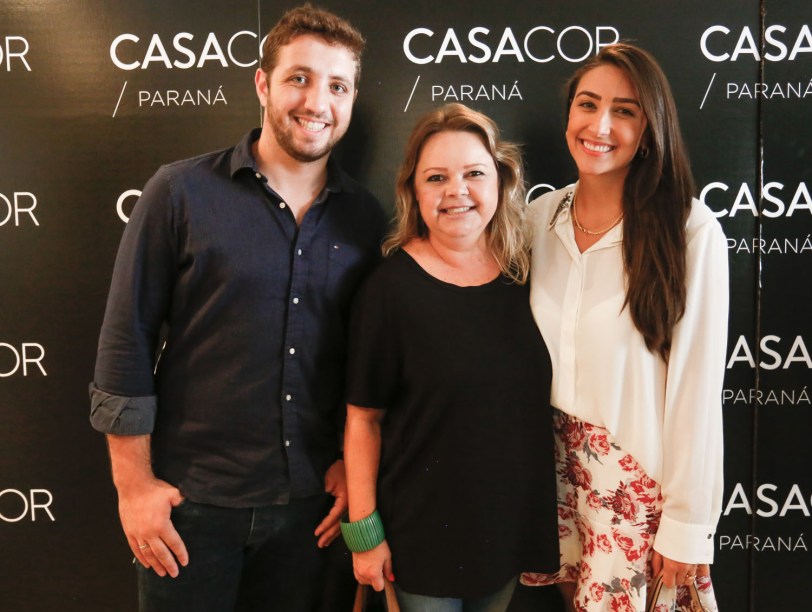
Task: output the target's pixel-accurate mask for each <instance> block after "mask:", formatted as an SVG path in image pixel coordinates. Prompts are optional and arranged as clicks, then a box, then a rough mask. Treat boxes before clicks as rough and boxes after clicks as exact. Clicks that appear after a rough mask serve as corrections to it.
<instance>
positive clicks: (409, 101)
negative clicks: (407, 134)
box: [403, 74, 420, 113]
mask: <svg viewBox="0 0 812 612" xmlns="http://www.w3.org/2000/svg"><path fill="white" fill-rule="evenodd" d="M419 82H420V75H419V74H418V75H417V80H416V81H415V82H414V86H413V87H412V93H410V94H409V99H408V100H407V101H406V107H405V108H404V109H403V112H404V113H405V112H406V111H407V110H409V104H411V103H412V96H414V90H415V89H417V84H418V83H419Z"/></svg>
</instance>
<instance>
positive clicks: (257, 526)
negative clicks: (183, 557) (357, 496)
mask: <svg viewBox="0 0 812 612" xmlns="http://www.w3.org/2000/svg"><path fill="white" fill-rule="evenodd" d="M332 502H333V498H332V497H331V496H329V495H328V496H321V495H320V496H316V497H310V498H307V499H297V500H291V502H290V503H289V504H288V505H284V506H265V507H260V508H222V507H218V506H209V505H206V504H197V503H194V502H190V501H188V500H187V501H185V502H183V503H182V504H181V505H180V506H178V507H177V508H174V509H173V510H172V523H173V524H174V525H175V529H177V531H178V533H179V534H180V537H181V538H182V539H183V541H184V543H185V544H186V549H187V550H188V551H189V565H187V566H186V567H181V568H180V574H179V575H178V577H177V578H170V577H169V576H166V577H163V578H161V577H160V576H158V575H157V574H156V573H155V572H154V571H153V570H151V569H149V570H147V569H144V568H143V567H142V566H141V565H140V564H136V565H137V567H138V599H139V609H140V611H141V612H186V611H188V612H231V611H234V610H239V611H241V612H242V611H245V612H247V611H253V610H256V611H260V610H261V611H262V612H273V611H276V610H279V611H280V612H312V611H313V610H315V609H317V606H318V604H319V599H320V596H321V592H322V582H323V578H324V569H325V561H326V558H327V556H326V555H327V549H320V548H318V547H317V546H316V541H317V538H316V537H315V536H314V535H313V531H314V530H315V528H316V525H318V524H319V523H320V522H321V520H322V519H323V518H324V517H325V516H326V514H327V511H328V510H329V508H330V506H331V504H332ZM334 545H335V544H333V546H334Z"/></svg>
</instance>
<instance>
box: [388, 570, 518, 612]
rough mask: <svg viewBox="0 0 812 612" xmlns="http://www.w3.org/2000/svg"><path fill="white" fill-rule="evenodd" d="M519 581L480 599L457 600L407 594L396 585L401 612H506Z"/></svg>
mask: <svg viewBox="0 0 812 612" xmlns="http://www.w3.org/2000/svg"><path fill="white" fill-rule="evenodd" d="M516 583H517V579H516V578H515V577H514V578H511V579H510V581H509V582H508V583H507V584H506V585H505V586H503V587H502V588H501V589H499V590H498V591H496V592H495V593H491V594H490V595H486V596H485V597H480V598H478V599H457V598H455V597H428V596H426V595H415V594H413V593H407V592H406V591H404V590H402V589H400V588H398V586H397V585H395V592H396V593H397V595H398V603H399V604H400V610H401V612H505V610H507V607H508V605H509V604H510V600H511V599H512V598H513V591H515V590H516Z"/></svg>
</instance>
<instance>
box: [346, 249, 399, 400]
mask: <svg viewBox="0 0 812 612" xmlns="http://www.w3.org/2000/svg"><path fill="white" fill-rule="evenodd" d="M383 265H384V267H387V266H386V264H385V263H384V264H383ZM382 272H384V270H381V269H380V268H379V269H378V270H376V271H375V272H374V273H373V274H372V275H371V276H370V277H369V278H368V279H367V281H366V283H364V286H363V287H362V288H361V290H360V291H359V292H358V295H357V296H356V299H355V302H354V304H353V307H352V313H351V316H350V327H349V338H348V358H347V401H348V403H350V404H353V405H355V406H360V407H362V408H382V409H386V408H389V407H391V406H392V403H393V398H394V397H395V395H396V393H397V390H398V385H399V379H400V357H401V355H400V351H399V350H398V345H399V342H398V327H397V325H396V323H395V324H393V323H394V319H395V317H394V314H395V313H393V312H392V306H393V302H394V300H392V299H391V297H390V296H389V295H388V293H389V292H387V290H386V285H385V282H384V281H385V275H384V274H382Z"/></svg>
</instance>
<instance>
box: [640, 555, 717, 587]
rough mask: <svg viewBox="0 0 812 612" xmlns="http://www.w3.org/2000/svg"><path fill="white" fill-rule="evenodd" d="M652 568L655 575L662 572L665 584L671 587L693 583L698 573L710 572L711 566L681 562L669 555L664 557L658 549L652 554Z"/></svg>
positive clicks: (705, 574)
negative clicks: (670, 557)
mask: <svg viewBox="0 0 812 612" xmlns="http://www.w3.org/2000/svg"><path fill="white" fill-rule="evenodd" d="M651 569H652V570H653V574H652V575H653V576H657V575H659V574H660V572H662V574H663V584H664V585H665V586H667V587H669V588H673V587H674V586H676V585H681V584H691V583H692V582H693V581H694V580H696V575H697V573H698V574H699V575H701V576H707V575H708V574H710V567H708V566H707V565H696V564H695V563H680V562H679V561H674V560H673V559H669V558H668V557H663V556H662V555H661V554H660V553H658V552H657V551H656V550H655V551H654V554H653V555H652V556H651Z"/></svg>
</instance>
